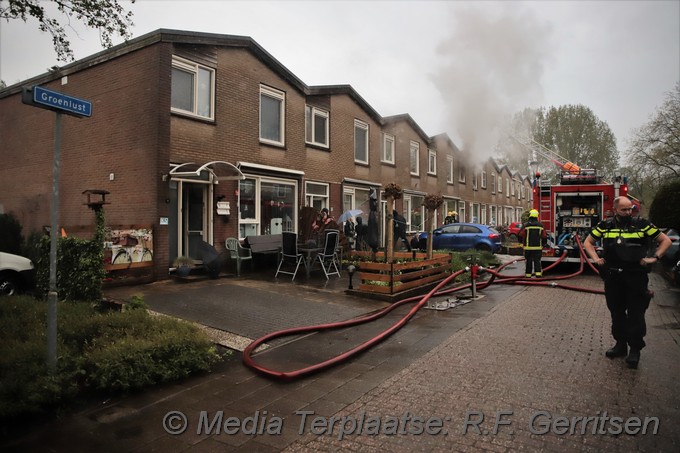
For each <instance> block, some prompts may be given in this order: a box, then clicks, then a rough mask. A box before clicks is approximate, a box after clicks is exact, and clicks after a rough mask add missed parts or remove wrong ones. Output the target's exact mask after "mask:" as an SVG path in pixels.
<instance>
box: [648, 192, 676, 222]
mask: <svg viewBox="0 0 680 453" xmlns="http://www.w3.org/2000/svg"><path fill="white" fill-rule="evenodd" d="M678 206H680V181H673V182H670V183H668V184H666V185H664V186H663V187H661V188H660V189H659V191H658V192H657V193H656V196H655V197H654V201H652V205H651V206H650V207H649V219H650V220H651V221H652V222H654V223H655V224H656V226H659V227H667V228H680V209H678Z"/></svg>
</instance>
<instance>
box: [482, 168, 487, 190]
mask: <svg viewBox="0 0 680 453" xmlns="http://www.w3.org/2000/svg"><path fill="white" fill-rule="evenodd" d="M482 189H486V170H482Z"/></svg>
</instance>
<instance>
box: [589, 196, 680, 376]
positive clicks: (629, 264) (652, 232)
mask: <svg viewBox="0 0 680 453" xmlns="http://www.w3.org/2000/svg"><path fill="white" fill-rule="evenodd" d="M632 205H633V203H632V202H631V201H630V200H629V199H628V198H627V197H617V198H616V199H614V216H613V217H611V218H608V219H605V220H603V221H601V222H600V223H598V224H597V226H596V227H595V228H593V230H592V231H591V232H590V235H589V236H588V237H587V238H586V240H585V242H584V244H583V245H584V249H585V251H586V253H587V254H588V256H589V257H590V258H591V259H592V260H593V261H594V262H595V263H596V264H597V265H598V266H600V277H602V279H603V280H604V294H605V298H606V299H607V308H608V309H609V312H610V314H611V317H612V336H613V337H614V340H615V341H616V344H615V345H614V347H612V348H611V349H609V350H607V352H605V355H606V356H607V357H609V358H614V357H624V356H626V355H627V357H626V364H627V365H628V367H629V368H637V366H638V362H639V361H640V349H642V348H643V347H644V346H645V342H644V340H643V338H644V336H645V334H646V333H647V326H646V324H645V311H646V310H647V308H648V307H649V301H650V300H651V293H650V292H649V291H648V290H647V284H648V281H649V279H648V277H647V272H648V269H649V265H651V264H654V263H656V262H657V261H659V257H660V256H661V255H663V254H664V253H665V252H666V250H668V247H670V246H671V240H670V239H669V238H668V236H666V235H665V234H663V233H662V232H661V231H659V230H658V229H657V228H656V227H655V226H654V225H652V224H651V223H649V221H647V220H646V219H643V218H641V217H632V215H631V214H632V212H633V207H632ZM650 239H654V240H656V242H657V248H656V252H655V254H654V256H652V257H646V255H647V251H648V250H649V241H650ZM597 241H602V247H603V249H604V253H603V255H604V256H602V257H600V256H598V255H597V250H596V249H595V244H596V242H597ZM628 347H630V352H629V351H628Z"/></svg>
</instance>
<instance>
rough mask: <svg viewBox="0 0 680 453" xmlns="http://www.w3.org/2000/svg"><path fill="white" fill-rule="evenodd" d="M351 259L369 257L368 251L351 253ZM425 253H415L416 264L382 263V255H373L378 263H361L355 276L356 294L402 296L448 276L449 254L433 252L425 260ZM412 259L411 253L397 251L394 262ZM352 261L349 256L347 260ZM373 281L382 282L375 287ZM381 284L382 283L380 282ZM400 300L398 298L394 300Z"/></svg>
mask: <svg viewBox="0 0 680 453" xmlns="http://www.w3.org/2000/svg"><path fill="white" fill-rule="evenodd" d="M352 256H371V253H370V252H353V253H352ZM425 257H426V254H425V253H416V261H405V262H400V263H391V264H388V263H385V262H382V263H381V262H380V260H383V261H384V260H385V255H384V252H379V253H377V254H376V260H377V262H364V261H362V262H360V263H359V264H358V267H359V269H358V271H357V273H356V274H354V276H355V277H356V278H358V285H356V286H355V287H354V288H355V289H354V291H353V292H354V293H355V294H358V295H359V294H363V295H371V294H372V295H385V296H388V297H387V298H390V299H391V298H394V297H390V296H400V295H401V296H405V293H407V292H412V291H411V290H414V289H418V288H421V289H422V288H427V287H430V286H432V284H434V283H436V282H438V281H441V280H443V279H444V278H446V277H448V276H449V275H450V274H451V255H449V254H443V253H435V254H434V255H433V256H432V259H429V260H427V259H425ZM405 258H406V259H409V260H410V259H412V258H413V254H412V253H406V252H396V253H395V254H394V259H395V260H399V259H405ZM350 259H351V257H350ZM376 282H381V283H378V284H375V283H376ZM382 282H384V283H382ZM396 298H400V297H396Z"/></svg>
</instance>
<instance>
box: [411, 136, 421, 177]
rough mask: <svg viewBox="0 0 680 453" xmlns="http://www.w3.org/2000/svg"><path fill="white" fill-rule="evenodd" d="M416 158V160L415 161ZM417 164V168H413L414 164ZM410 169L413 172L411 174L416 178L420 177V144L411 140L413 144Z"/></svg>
mask: <svg viewBox="0 0 680 453" xmlns="http://www.w3.org/2000/svg"><path fill="white" fill-rule="evenodd" d="M414 157H415V159H414ZM414 163H415V168H414V167H413V164H414ZM408 165H409V169H410V170H411V174H412V175H414V176H419V175H420V143H418V142H415V141H413V140H411V144H410V146H409V163H408Z"/></svg>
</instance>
